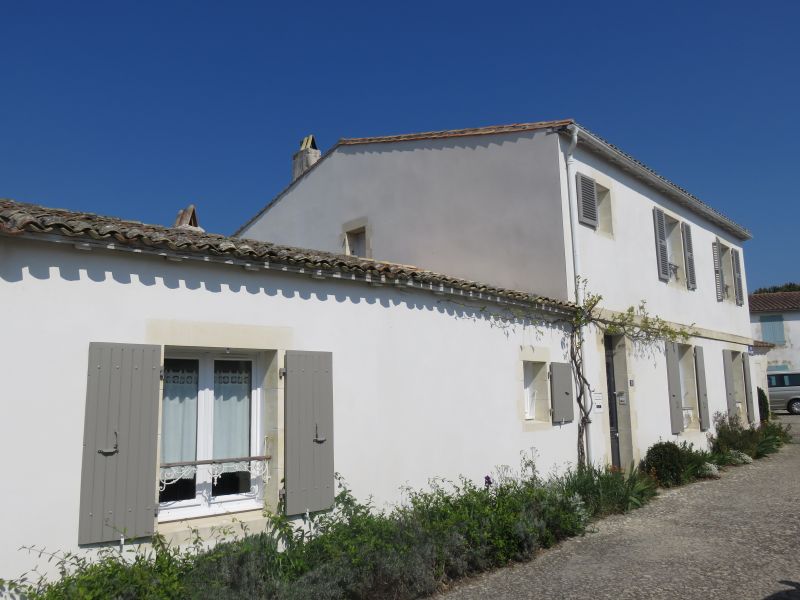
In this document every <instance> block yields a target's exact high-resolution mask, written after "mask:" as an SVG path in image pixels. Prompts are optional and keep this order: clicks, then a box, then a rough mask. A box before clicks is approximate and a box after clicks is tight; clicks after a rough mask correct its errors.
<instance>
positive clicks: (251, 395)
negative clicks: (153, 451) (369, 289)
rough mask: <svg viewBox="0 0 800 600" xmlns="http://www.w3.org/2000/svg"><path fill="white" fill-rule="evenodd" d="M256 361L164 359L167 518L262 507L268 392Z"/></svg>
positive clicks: (163, 504) (210, 356) (162, 494)
mask: <svg viewBox="0 0 800 600" xmlns="http://www.w3.org/2000/svg"><path fill="white" fill-rule="evenodd" d="M256 364H257V361H256V360H255V356H248V355H244V354H243V355H232V354H222V355H219V354H216V353H211V352H208V353H202V354H200V355H194V356H192V355H191V354H189V355H185V356H180V355H173V356H170V355H168V356H167V357H166V358H165V359H164V380H163V392H162V400H161V406H162V408H161V484H160V486H159V503H160V513H159V514H160V516H161V517H162V518H165V519H169V518H175V517H181V518H184V517H188V516H199V515H202V514H213V513H218V512H228V511H230V510H244V509H246V508H255V507H257V506H260V504H258V500H259V498H260V497H261V496H262V495H263V483H262V481H261V479H260V477H259V475H260V474H263V470H262V469H263V467H264V466H265V463H264V461H263V458H262V457H261V456H259V455H261V454H263V451H264V449H263V445H262V444H261V440H262V439H263V427H262V426H261V418H260V414H261V412H262V411H261V396H262V393H261V391H262V390H261V388H260V386H258V385H256V384H255V381H256V376H255V375H256V373H255V371H256Z"/></svg>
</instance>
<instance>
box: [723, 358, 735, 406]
mask: <svg viewBox="0 0 800 600" xmlns="http://www.w3.org/2000/svg"><path fill="white" fill-rule="evenodd" d="M722 370H723V373H724V374H725V396H726V398H727V402H728V414H729V415H735V414H737V412H736V390H735V389H734V387H733V351H731V350H723V351H722Z"/></svg>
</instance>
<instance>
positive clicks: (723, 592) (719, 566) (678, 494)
mask: <svg viewBox="0 0 800 600" xmlns="http://www.w3.org/2000/svg"><path fill="white" fill-rule="evenodd" d="M783 420H786V421H791V422H793V428H794V431H793V433H794V434H796V435H797V434H800V417H784V418H783ZM796 441H800V439H798V438H796ZM593 529H594V531H593V532H592V533H589V534H587V535H585V536H584V537H580V538H573V539H571V540H567V541H566V542H564V543H562V544H560V545H559V546H558V547H556V548H553V549H551V550H548V551H545V552H543V553H542V554H541V555H540V556H539V557H537V558H536V559H534V560H533V561H531V562H528V563H523V564H519V565H514V566H511V567H508V568H505V569H499V570H497V571H494V572H491V573H487V574H485V575H481V576H478V577H475V578H473V579H470V580H467V581H464V582H463V583H460V584H458V585H456V586H455V587H454V588H453V589H451V590H450V591H448V592H447V593H444V594H440V595H439V596H437V599H441V600H472V599H474V600H478V599H481V600H483V599H493V598H503V599H508V600H515V599H522V598H526V599H528V598H547V599H553V598H609V599H614V600H622V599H627V598H680V599H689V598H698V599H700V598H702V599H707V598H725V599H729V598H730V599H733V598H736V599H738V598H741V599H759V600H760V599H764V598H770V599H773V598H774V599H778V598H780V599H787V600H788V599H800V443H795V444H792V445H788V446H786V447H785V448H784V449H783V450H782V451H781V452H780V453H778V454H777V455H773V456H771V457H769V458H766V459H762V460H759V461H756V463H755V464H753V465H745V466H741V467H735V468H730V469H728V470H727V471H726V472H725V473H723V475H722V479H720V480H716V481H702V482H698V483H695V484H692V485H689V486H685V487H682V488H677V489H672V490H669V491H665V492H662V493H661V494H660V496H659V497H658V498H657V499H656V500H654V501H653V502H651V503H650V504H649V505H647V506H646V507H644V508H642V509H639V510H636V511H634V512H632V513H629V514H627V515H618V516H613V517H609V518H607V519H604V520H602V521H600V522H598V523H596V524H595V525H594V527H593Z"/></svg>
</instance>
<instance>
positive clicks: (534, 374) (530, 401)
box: [522, 360, 550, 422]
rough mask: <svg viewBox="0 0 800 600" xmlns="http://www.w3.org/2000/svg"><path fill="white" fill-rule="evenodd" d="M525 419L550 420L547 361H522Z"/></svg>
mask: <svg viewBox="0 0 800 600" xmlns="http://www.w3.org/2000/svg"><path fill="white" fill-rule="evenodd" d="M522 374H523V386H524V393H525V396H524V397H525V409H524V410H525V419H527V420H533V421H543V422H549V421H550V397H549V393H548V391H549V390H548V385H547V363H544V362H533V361H528V360H526V361H523V362H522Z"/></svg>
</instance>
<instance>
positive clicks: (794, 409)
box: [788, 398, 800, 415]
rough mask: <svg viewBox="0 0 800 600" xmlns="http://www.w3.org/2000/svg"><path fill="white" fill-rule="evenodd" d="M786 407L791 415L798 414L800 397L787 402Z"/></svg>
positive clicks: (799, 412) (799, 411)
mask: <svg viewBox="0 0 800 600" xmlns="http://www.w3.org/2000/svg"><path fill="white" fill-rule="evenodd" d="M788 409H789V412H790V413H792V414H793V415H800V398H795V399H794V400H792V401H791V402H789V406H788Z"/></svg>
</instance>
